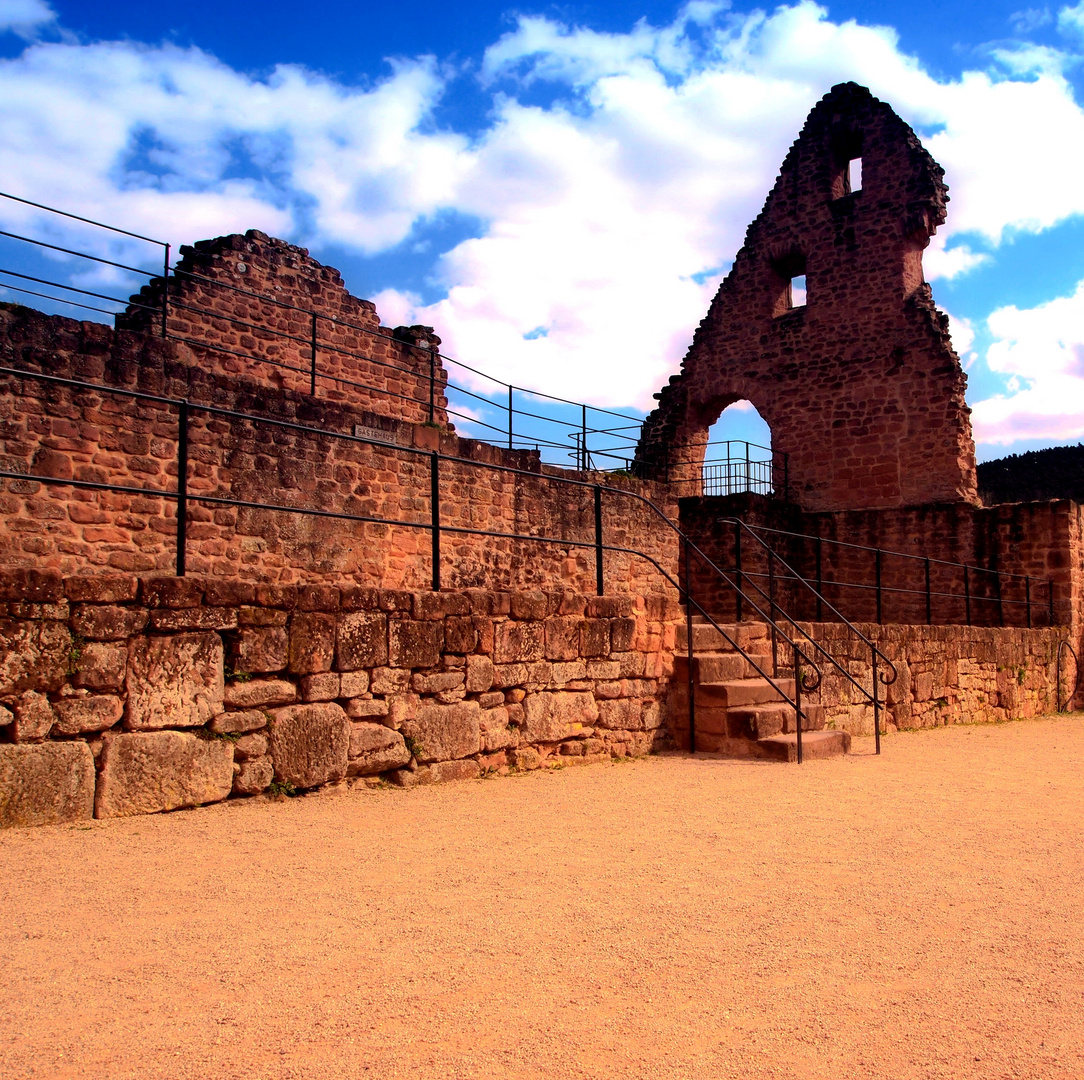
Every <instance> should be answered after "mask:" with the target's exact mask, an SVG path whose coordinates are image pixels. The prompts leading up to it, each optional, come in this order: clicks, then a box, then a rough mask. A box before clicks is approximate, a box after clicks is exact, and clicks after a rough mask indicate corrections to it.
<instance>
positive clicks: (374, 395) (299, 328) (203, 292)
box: [116, 229, 448, 424]
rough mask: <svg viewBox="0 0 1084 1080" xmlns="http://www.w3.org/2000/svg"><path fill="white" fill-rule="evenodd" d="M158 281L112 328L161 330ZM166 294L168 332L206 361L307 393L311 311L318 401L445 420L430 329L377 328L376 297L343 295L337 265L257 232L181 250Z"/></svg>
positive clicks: (441, 373)
mask: <svg viewBox="0 0 1084 1080" xmlns="http://www.w3.org/2000/svg"><path fill="white" fill-rule="evenodd" d="M162 288H163V287H162V279H161V278H155V279H153V280H152V281H151V283H150V284H149V285H146V286H144V288H143V290H142V291H141V292H140V293H139V294H138V295H137V296H133V297H132V304H131V305H130V306H129V308H128V310H127V311H126V312H125V313H124V314H122V315H120V316H118V317H117V320H116V322H117V328H118V329H119V330H134V331H136V332H137V333H139V334H146V335H149V336H152V337H153V336H156V335H160V334H161V330H162ZM168 293H169V295H168V304H167V306H166V311H167V319H166V334H167V336H168V337H170V338H172V339H173V340H175V341H180V342H183V343H185V344H186V345H188V346H189V347H190V348H191V349H192V350H193V352H194V354H195V356H196V357H197V359H198V360H199V361H200V363H201V364H202V365H203V366H207V365H211V366H212V367H213V368H215V369H216V370H218V371H223V372H228V373H230V374H238V373H243V374H245V375H247V376H249V377H250V378H251V379H254V380H256V381H257V382H261V383H263V384H264V385H265V386H267V387H269V388H273V389H274V390H283V389H289V390H296V391H299V392H302V393H307V392H308V391H309V389H310V386H311V370H312V359H313V355H312V319H313V315H314V314H315V315H316V316H317V320H316V341H317V348H316V368H317V372H318V380H317V385H318V388H319V394H320V396H321V397H322V398H324V399H325V400H327V401H341V402H351V403H354V404H358V403H359V402H364V401H366V400H367V399H370V400H372V401H374V402H375V401H378V402H379V409H378V410H377V411H378V412H380V413H381V414H382V415H383V416H388V417H393V418H395V419H398V420H409V421H415V422H418V423H423V422H426V421H429V420H433V421H435V422H436V423H442V424H443V423H447V420H448V415H447V401H446V400H445V397H444V386H445V384H446V383H447V381H448V377H447V373H446V372H445V370H444V367H443V365H442V364H441V362H440V358H439V356H438V355H436V350H437V349H438V348H439V346H440V338H439V337H437V336H436V335H435V334H434V333H433V329H432V327H429V326H409V327H407V326H403V327H397V328H396V329H395V330H394V331H393V330H390V329H389V328H387V327H383V326H381V325H380V319H379V318H378V317H377V313H376V308H375V306H374V305H373V304H372V302H371V301H369V300H361V299H359V298H358V297H356V296H352V295H351V294H350V293H349V292H347V290H346V288H345V286H344V285H343V280H342V277H341V275H340V274H339V271H338V270H336V269H335V268H334V267H331V266H324V265H323V264H322V263H318V262H317V261H316V260H315V259H313V258H311V257H310V255H309V253H308V251H307V250H306V249H305V248H300V247H296V246H294V245H293V244H288V243H287V242H286V241H285V240H277V239H275V238H273V237H269V236H267V235H266V234H264V233H261V232H259V231H257V230H255V229H250V230H249V231H248V232H247V233H245V234H244V235H243V236H241V235H239V234H233V235H231V236H220V237H218V238H217V239H214V240H200V241H199V242H198V243H197V244H195V245H194V246H191V247H189V246H185V247H182V248H181V259H180V261H179V262H178V263H177V265H176V267H175V269H174V273H173V274H172V275H171V277H170V279H169V286H168ZM276 301H277V302H276ZM262 361H267V362H262ZM431 375H432V379H433V383H434V387H433V394H432V397H433V405H434V409H433V415H432V416H430V414H429V401H430V376H431Z"/></svg>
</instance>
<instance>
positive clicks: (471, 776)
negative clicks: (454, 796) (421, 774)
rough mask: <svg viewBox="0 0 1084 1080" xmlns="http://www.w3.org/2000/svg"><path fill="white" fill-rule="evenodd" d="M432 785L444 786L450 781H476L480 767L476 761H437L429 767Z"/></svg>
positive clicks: (480, 772) (479, 774) (480, 770)
mask: <svg viewBox="0 0 1084 1080" xmlns="http://www.w3.org/2000/svg"><path fill="white" fill-rule="evenodd" d="M429 775H430V777H431V778H432V782H433V783H434V784H446V783H448V782H449V781H452V780H477V779H478V777H479V776H481V775H482V766H481V765H479V764H478V762H477V761H470V760H468V761H438V762H435V763H434V764H432V765H430V766H429Z"/></svg>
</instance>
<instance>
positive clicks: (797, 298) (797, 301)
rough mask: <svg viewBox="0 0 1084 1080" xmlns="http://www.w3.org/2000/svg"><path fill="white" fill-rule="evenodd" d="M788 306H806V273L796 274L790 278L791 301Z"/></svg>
mask: <svg viewBox="0 0 1084 1080" xmlns="http://www.w3.org/2000/svg"><path fill="white" fill-rule="evenodd" d="M787 306H788V307H792V308H796V307H805V274H795V275H794V277H792V278H791V279H790V303H789V304H788V305H787Z"/></svg>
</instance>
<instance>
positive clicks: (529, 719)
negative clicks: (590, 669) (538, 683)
mask: <svg viewBox="0 0 1084 1080" xmlns="http://www.w3.org/2000/svg"><path fill="white" fill-rule="evenodd" d="M523 715H524V734H525V736H526V737H527V738H528V739H529V740H530V741H531V742H559V741H560V740H561V739H567V738H568V737H569V736H570V735H574V734H576V732H577V731H578V730H579V729H581V728H582V727H583V726H584V725H586V724H593V723H594V722H595V720H597V719H598V706H597V705H596V704H595V699H594V698H593V697H592V696H591V694H589V693H586V692H584V691H571V690H556V691H552V692H549V691H543V692H540V693H537V694H528V695H527V697H526V699H525V700H524V702H523Z"/></svg>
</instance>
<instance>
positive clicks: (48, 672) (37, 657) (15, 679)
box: [0, 619, 72, 697]
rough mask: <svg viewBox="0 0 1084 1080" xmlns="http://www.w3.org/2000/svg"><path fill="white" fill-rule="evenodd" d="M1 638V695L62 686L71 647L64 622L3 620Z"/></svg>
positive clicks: (5, 695)
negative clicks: (2, 644)
mask: <svg viewBox="0 0 1084 1080" xmlns="http://www.w3.org/2000/svg"><path fill="white" fill-rule="evenodd" d="M0 641H2V642H3V643H4V646H3V649H0V697H9V696H11V695H14V694H21V693H22V692H23V691H24V690H40V691H51V690H59V689H60V687H61V686H63V684H64V680H65V679H66V678H67V674H68V662H69V658H70V652H71V648H72V638H71V634H69V633H68V628H67V627H66V626H64V625H63V623H58V622H25V621H23V620H21V619H18V620H15V619H0Z"/></svg>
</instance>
